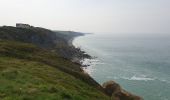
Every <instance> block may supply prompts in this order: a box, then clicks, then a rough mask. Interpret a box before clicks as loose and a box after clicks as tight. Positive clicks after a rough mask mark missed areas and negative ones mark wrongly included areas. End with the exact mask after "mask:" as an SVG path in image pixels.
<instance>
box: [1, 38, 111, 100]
mask: <svg viewBox="0 0 170 100" xmlns="http://www.w3.org/2000/svg"><path fill="white" fill-rule="evenodd" d="M69 71H70V72H69ZM72 71H73V72H75V73H77V75H78V74H79V76H76V74H71V72H72ZM77 77H79V78H77ZM83 77H84V76H83V72H82V70H81V68H80V67H79V65H77V64H75V63H72V62H70V61H69V60H67V59H64V58H62V57H60V56H59V55H58V54H56V53H52V52H49V51H47V50H44V49H40V48H38V47H36V46H35V45H32V44H27V43H20V42H15V41H4V40H3V41H2V40H1V41H0V99H1V100H109V98H108V96H106V95H105V94H104V93H102V92H101V91H99V90H97V89H96V87H95V85H94V84H91V82H90V81H85V80H83ZM88 82H89V83H88Z"/></svg>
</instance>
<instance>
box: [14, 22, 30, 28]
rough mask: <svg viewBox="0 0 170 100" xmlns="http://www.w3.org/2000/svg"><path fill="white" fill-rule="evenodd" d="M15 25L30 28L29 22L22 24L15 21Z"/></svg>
mask: <svg viewBox="0 0 170 100" xmlns="http://www.w3.org/2000/svg"><path fill="white" fill-rule="evenodd" d="M16 27H18V28H31V26H30V25H29V24H22V23H16Z"/></svg>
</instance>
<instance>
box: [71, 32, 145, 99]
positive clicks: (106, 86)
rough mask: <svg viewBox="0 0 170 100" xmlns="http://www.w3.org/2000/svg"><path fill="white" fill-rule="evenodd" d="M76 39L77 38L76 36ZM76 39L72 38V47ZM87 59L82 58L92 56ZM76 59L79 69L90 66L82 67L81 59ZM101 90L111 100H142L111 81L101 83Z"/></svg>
mask: <svg viewBox="0 0 170 100" xmlns="http://www.w3.org/2000/svg"><path fill="white" fill-rule="evenodd" d="M81 36H82V35H81ZM83 36H84V35H83ZM76 37H78V36H76ZM76 37H74V38H72V40H71V45H72V46H74V45H73V43H72V42H73V39H75V38H76ZM69 42H70V41H69ZM74 48H76V47H75V46H74ZM80 51H81V49H80ZM83 53H85V52H84V51H83ZM87 55H89V54H87ZM89 57H90V58H88V57H86V56H83V59H92V56H90V55H89ZM76 59H77V62H78V63H79V64H80V65H81V67H88V66H90V65H89V64H85V65H83V64H82V62H81V61H83V59H79V58H76ZM89 76H90V75H89ZM90 77H91V76H90ZM102 88H103V90H104V92H105V93H106V94H107V95H109V96H110V97H111V100H143V98H142V97H140V96H137V95H134V94H132V93H130V92H127V91H126V90H124V89H122V88H121V86H120V85H119V84H118V83H116V82H115V81H113V80H110V81H107V82H105V83H103V84H102Z"/></svg>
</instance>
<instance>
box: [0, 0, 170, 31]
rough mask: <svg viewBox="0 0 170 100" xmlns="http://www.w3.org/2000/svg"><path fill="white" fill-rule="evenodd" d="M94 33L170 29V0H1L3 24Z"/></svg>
mask: <svg viewBox="0 0 170 100" xmlns="http://www.w3.org/2000/svg"><path fill="white" fill-rule="evenodd" d="M17 22H21V23H28V24H31V25H34V26H41V27H45V28H49V29H54V30H74V31H81V32H95V33H170V0H0V25H12V26H14V25H15V23H17Z"/></svg>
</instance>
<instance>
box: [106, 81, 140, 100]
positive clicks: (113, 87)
mask: <svg viewBox="0 0 170 100" xmlns="http://www.w3.org/2000/svg"><path fill="white" fill-rule="evenodd" d="M103 88H104V90H105V92H106V93H107V94H108V95H109V96H110V97H111V98H112V99H111V100H143V99H142V98H141V97H139V96H136V95H134V94H131V93H129V92H127V91H125V90H123V89H122V88H121V87H120V85H119V84H117V83H116V82H114V81H108V82H105V83H104V84H103Z"/></svg>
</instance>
